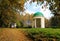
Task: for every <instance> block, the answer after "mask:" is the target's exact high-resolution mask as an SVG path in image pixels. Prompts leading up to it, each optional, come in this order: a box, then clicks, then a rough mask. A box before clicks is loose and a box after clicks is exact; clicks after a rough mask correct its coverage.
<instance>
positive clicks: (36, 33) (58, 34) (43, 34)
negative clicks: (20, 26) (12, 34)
mask: <svg viewBox="0 0 60 41" xmlns="http://www.w3.org/2000/svg"><path fill="white" fill-rule="evenodd" d="M27 33H28V35H27V36H29V37H30V38H31V39H33V40H34V41H35V40H36V41H38V40H42V41H43V40H44V39H45V38H46V40H48V41H50V40H53V41H54V40H56V41H59V40H60V29H53V28H31V29H28V30H27Z"/></svg>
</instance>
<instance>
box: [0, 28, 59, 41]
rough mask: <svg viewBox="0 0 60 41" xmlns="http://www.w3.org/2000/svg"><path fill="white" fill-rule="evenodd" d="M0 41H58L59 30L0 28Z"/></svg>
mask: <svg viewBox="0 0 60 41" xmlns="http://www.w3.org/2000/svg"><path fill="white" fill-rule="evenodd" d="M0 41H60V28H0Z"/></svg>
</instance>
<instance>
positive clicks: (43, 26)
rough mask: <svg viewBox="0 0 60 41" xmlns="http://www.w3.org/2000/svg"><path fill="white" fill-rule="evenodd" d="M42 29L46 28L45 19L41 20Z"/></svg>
mask: <svg viewBox="0 0 60 41" xmlns="http://www.w3.org/2000/svg"><path fill="white" fill-rule="evenodd" d="M41 28H45V20H44V18H41Z"/></svg>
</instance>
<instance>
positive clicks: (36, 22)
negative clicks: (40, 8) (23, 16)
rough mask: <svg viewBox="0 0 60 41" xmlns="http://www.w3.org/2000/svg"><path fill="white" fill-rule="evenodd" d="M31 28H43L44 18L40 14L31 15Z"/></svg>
mask: <svg viewBox="0 0 60 41" xmlns="http://www.w3.org/2000/svg"><path fill="white" fill-rule="evenodd" d="M32 26H33V27H35V28H45V18H44V16H43V14H42V13H41V12H36V13H35V14H34V15H33V24H32Z"/></svg>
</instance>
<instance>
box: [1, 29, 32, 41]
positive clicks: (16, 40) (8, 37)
mask: <svg viewBox="0 0 60 41" xmlns="http://www.w3.org/2000/svg"><path fill="white" fill-rule="evenodd" d="M0 41H32V40H31V39H29V38H27V37H26V36H25V32H24V31H23V29H16V28H13V29H12V28H0Z"/></svg>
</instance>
